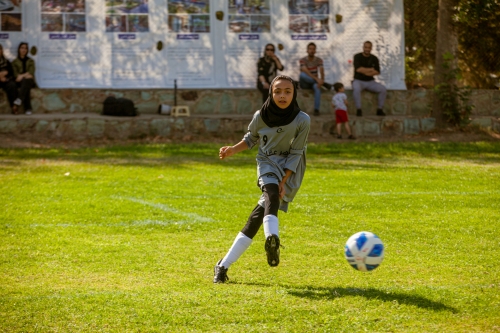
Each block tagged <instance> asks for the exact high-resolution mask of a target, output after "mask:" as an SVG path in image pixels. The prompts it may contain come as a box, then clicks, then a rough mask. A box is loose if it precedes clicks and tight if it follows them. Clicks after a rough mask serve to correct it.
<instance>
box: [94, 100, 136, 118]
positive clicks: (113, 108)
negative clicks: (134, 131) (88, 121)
mask: <svg viewBox="0 0 500 333" xmlns="http://www.w3.org/2000/svg"><path fill="white" fill-rule="evenodd" d="M102 115H104V116H119V117H135V116H137V108H136V107H135V106H134V102H132V101H131V100H130V99H127V98H116V97H114V96H109V97H106V99H105V100H104V102H103V106H102Z"/></svg>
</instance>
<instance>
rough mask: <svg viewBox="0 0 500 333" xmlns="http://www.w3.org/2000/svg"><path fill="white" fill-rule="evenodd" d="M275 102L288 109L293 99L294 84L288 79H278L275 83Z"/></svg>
mask: <svg viewBox="0 0 500 333" xmlns="http://www.w3.org/2000/svg"><path fill="white" fill-rule="evenodd" d="M273 100H274V103H275V104H276V105H277V106H279V107H280V108H281V109H286V108H287V107H288V106H289V105H290V103H292V100H293V84H292V82H290V81H288V80H278V81H276V82H275V83H274V85H273Z"/></svg>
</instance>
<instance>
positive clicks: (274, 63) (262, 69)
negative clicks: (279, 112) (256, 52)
mask: <svg viewBox="0 0 500 333" xmlns="http://www.w3.org/2000/svg"><path fill="white" fill-rule="evenodd" d="M274 51H275V48H274V45H273V44H267V45H266V48H265V50H264V57H262V58H260V59H259V62H258V63H257V72H258V78H257V88H258V89H259V90H260V92H261V93H262V103H264V102H265V101H266V100H267V97H268V96H269V84H271V82H272V81H273V79H274V78H275V77H276V75H277V72H278V71H282V70H284V69H285V67H283V65H282V64H281V61H280V60H279V58H278V57H277V56H276V54H275V53H274Z"/></svg>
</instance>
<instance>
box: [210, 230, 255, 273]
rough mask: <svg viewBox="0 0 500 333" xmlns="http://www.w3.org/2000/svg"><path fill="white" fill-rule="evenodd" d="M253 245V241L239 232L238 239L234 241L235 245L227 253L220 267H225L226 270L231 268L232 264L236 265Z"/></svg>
mask: <svg viewBox="0 0 500 333" xmlns="http://www.w3.org/2000/svg"><path fill="white" fill-rule="evenodd" d="M250 244H252V239H251V238H248V237H247V236H246V235H245V234H244V233H242V232H239V233H238V235H237V236H236V238H235V239H234V242H233V245H232V246H231V248H230V249H229V251H228V252H227V254H226V256H225V257H224V259H222V260H221V261H220V263H219V264H218V265H219V266H224V268H226V269H227V268H229V266H231V264H233V263H235V262H236V260H238V259H239V258H240V257H241V255H242V254H243V252H245V251H246V250H247V249H248V247H249V246H250Z"/></svg>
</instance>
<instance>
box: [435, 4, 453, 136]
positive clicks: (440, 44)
mask: <svg viewBox="0 0 500 333" xmlns="http://www.w3.org/2000/svg"><path fill="white" fill-rule="evenodd" d="M457 4H458V0H439V9H438V21H437V36H436V63H435V67H434V87H436V86H437V85H438V84H440V83H442V82H443V81H444V77H445V75H444V69H443V55H444V54H446V53H451V54H452V55H453V58H454V61H453V64H452V66H453V68H456V66H457V61H456V59H457V49H458V34H457V31H456V29H455V26H454V24H453V12H454V8H455V6H457ZM432 111H433V112H432V114H433V116H434V118H436V126H437V127H438V128H442V127H444V126H445V125H446V120H445V118H444V114H443V108H442V106H441V103H440V101H439V99H438V98H437V96H436V94H434V103H433V110H432Z"/></svg>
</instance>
